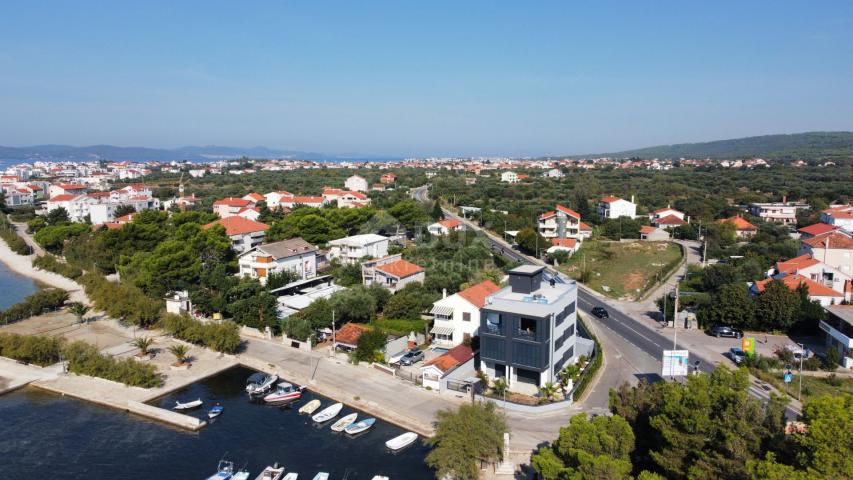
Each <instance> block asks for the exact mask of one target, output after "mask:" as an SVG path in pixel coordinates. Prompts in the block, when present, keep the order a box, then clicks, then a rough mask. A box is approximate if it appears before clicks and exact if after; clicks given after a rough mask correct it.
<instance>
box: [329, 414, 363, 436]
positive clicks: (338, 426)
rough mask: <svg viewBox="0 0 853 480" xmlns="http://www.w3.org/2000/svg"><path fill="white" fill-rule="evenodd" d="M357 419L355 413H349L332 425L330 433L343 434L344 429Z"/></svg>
mask: <svg viewBox="0 0 853 480" xmlns="http://www.w3.org/2000/svg"><path fill="white" fill-rule="evenodd" d="M357 418H358V414H357V413H350V414H349V415H347V416H346V417H344V418H342V419H340V420H338V421H337V422H335V424H334V425H332V431H333V432H343V431H344V429H345V428H347V427H349V426H350V425H352V424H353V423H355V420H356V419H357Z"/></svg>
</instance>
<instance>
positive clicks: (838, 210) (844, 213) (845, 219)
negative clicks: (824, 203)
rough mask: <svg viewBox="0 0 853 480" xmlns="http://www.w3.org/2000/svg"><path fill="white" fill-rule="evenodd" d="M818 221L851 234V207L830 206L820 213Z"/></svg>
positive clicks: (852, 212) (852, 206)
mask: <svg viewBox="0 0 853 480" xmlns="http://www.w3.org/2000/svg"><path fill="white" fill-rule="evenodd" d="M820 221H821V222H823V223H828V224H830V225H835V226H836V227H841V228H843V229H845V230H847V231H848V232H853V205H830V207H829V208H827V209H826V210H823V211H822V212H821V213H820Z"/></svg>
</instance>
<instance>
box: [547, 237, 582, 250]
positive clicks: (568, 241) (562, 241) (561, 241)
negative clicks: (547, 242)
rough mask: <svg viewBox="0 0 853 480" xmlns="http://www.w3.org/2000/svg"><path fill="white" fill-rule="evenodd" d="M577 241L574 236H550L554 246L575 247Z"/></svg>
mask: <svg viewBox="0 0 853 480" xmlns="http://www.w3.org/2000/svg"><path fill="white" fill-rule="evenodd" d="M577 244H578V241H577V240H576V239H574V238H552V239H551V245H553V246H555V247H566V248H572V249H573V248H575V246H576V245H577Z"/></svg>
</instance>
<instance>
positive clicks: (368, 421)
mask: <svg viewBox="0 0 853 480" xmlns="http://www.w3.org/2000/svg"><path fill="white" fill-rule="evenodd" d="M374 423H376V419H375V418H365V419H364V420H361V421H358V422H355V423H353V424H352V425H350V426H348V427H347V428H345V429H344V431H345V432H347V433H348V434H350V435H355V434H357V433H361V432H363V431H365V430H367V429H368V428H370V427H372V426H373V424H374Z"/></svg>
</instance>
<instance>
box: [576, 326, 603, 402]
mask: <svg viewBox="0 0 853 480" xmlns="http://www.w3.org/2000/svg"><path fill="white" fill-rule="evenodd" d="M578 323H580V324H581V325H583V327H584V330H586V331H587V332H588V333H589V336H590V337H592V340H593V341H594V342H595V357H593V359H592V362H591V363H590V364H589V365H587V367H586V371H584V373H583V375H581V378H580V379H579V380H578V382H577V384H576V387H575V389H574V391H573V392H572V398H573V399H578V398H580V397H581V395H583V392H584V391H585V390H586V388H587V387H588V386H589V382H590V381H591V380H592V378H593V377H595V373H596V372H597V371H598V369H599V368H601V362H602V361H603V359H604V351H603V350H602V348H601V343H600V342H599V341H598V338H596V336H595V335H594V334H593V333H592V330H590V329H589V328H587V326H586V323H584V321H583V318H581V316H580V314H578Z"/></svg>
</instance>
